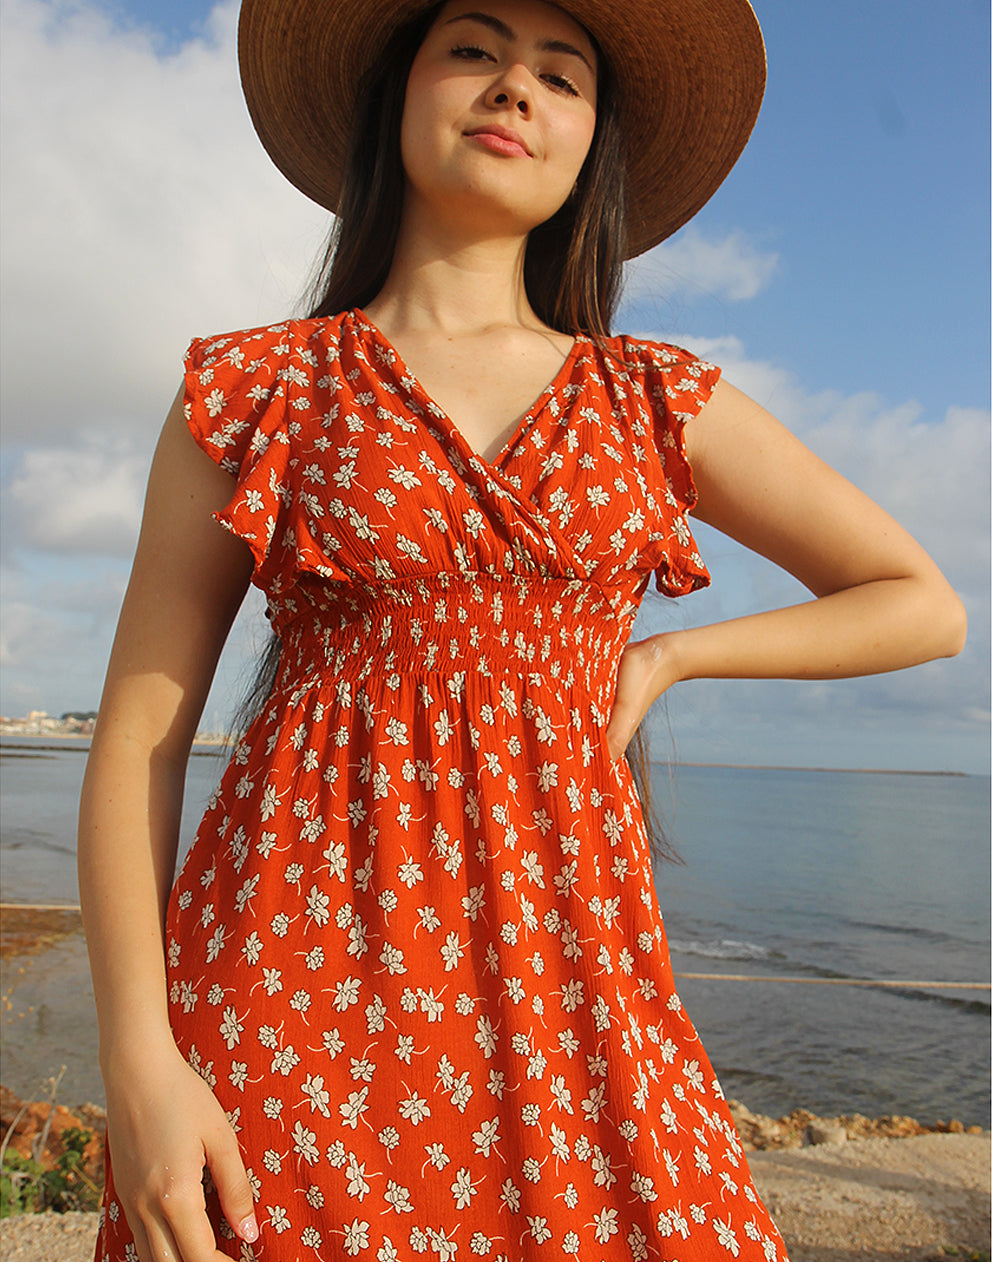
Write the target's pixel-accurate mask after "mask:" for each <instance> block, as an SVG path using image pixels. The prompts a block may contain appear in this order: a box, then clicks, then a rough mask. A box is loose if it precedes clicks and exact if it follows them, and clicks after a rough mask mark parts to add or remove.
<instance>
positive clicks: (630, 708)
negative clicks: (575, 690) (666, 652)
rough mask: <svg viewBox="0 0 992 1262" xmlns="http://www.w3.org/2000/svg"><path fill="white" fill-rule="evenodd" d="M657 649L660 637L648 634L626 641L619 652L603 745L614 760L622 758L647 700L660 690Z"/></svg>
mask: <svg viewBox="0 0 992 1262" xmlns="http://www.w3.org/2000/svg"><path fill="white" fill-rule="evenodd" d="M661 651H662V650H661V637H651V638H650V639H647V640H637V641H635V642H634V643H631V644H628V645H627V647H626V648H625V649H624V651H623V653H622V654H621V657H620V666H619V668H618V670H617V683H616V691H615V693H614V698H613V710H612V711H611V713H610V721H609V724H608V725H607V728H606V744H607V747H608V748H609V751H610V757H611V758H612V759H613V761H614V762H616V761H618V759H620V758H622V757H623V754H624V752H625V750H626V748H627V746H628V745H629V744H630V741H631V740H632V738H633V736H634V733H635V732H636V731H637V728H638V726H639V725H640V722H641V720H642V719H643V718H644V716H645V714H647V712H648V709H649V708H650V706H651V703H652V702H653V701H654V700H655V699H656V698H657V697H658V696H660V695H661V692H663V691H664V687H663V686H661V684H660V681H659V678H658V667H659V662H660V659H661Z"/></svg>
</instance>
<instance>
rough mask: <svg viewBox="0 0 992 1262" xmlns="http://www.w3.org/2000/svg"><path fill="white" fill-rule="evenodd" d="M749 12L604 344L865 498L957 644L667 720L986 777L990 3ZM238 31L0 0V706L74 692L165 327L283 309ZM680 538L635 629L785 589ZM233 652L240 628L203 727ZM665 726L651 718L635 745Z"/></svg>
mask: <svg viewBox="0 0 992 1262" xmlns="http://www.w3.org/2000/svg"><path fill="white" fill-rule="evenodd" d="M756 9H757V12H758V16H759V18H760V20H761V23H762V27H763V30H764V33H765V39H766V43H767V48H768V58H769V80H768V90H767V94H766V98H765V105H764V108H763V110H762V114H761V117H760V118H759V120H758V125H757V128H756V130H755V134H754V137H753V138H752V141H751V144H750V145H749V147H748V149H747V151H746V152H745V154H744V157H743V158H742V159H741V161H740V162H739V163H738V165H737V167H736V168H735V169H734V171H733V172H732V173H731V175H730V177H729V178H728V180H727V181H726V183H725V184H724V186H723V188H722V189H721V190H720V191H719V193H718V194H717V195H716V197H714V199H713V200H712V202H711V203H710V204H709V205H708V206H707V207H706V208H705V209H704V210H703V212H702V213H701V214H700V215H699V216H698V217H697V218H696V220H695V221H694V222H693V224H692V225H690V226H689V227H688V228H687V229H685V230H683V232H682V233H680V234H678V236H677V237H676V238H674V239H673V240H672V242H670V243H666V244H665V245H664V246H662V247H661V248H660V249H659V250H658V251H655V252H653V253H652V255H651V256H648V257H647V258H646V259H645V260H642V261H641V262H639V263H638V264H637V265H636V266H635V267H634V268H632V270H631V276H630V286H629V290H628V299H627V301H626V303H625V305H624V308H623V311H622V320H621V326H622V327H623V328H625V329H628V330H629V331H631V332H635V333H643V334H650V335H653V336H656V337H660V338H665V339H667V340H671V341H675V342H677V343H680V344H683V345H688V346H690V347H691V348H693V349H697V350H699V351H700V352H701V353H704V354H706V355H708V356H710V357H711V358H713V359H714V360H715V361H716V362H718V363H720V364H721V365H722V366H723V367H724V368H725V370H726V372H727V375H728V376H729V377H730V378H731V379H732V380H734V381H735V383H736V384H738V385H740V386H741V387H742V388H743V389H745V390H747V391H748V392H749V393H751V394H753V395H754V396H755V397H756V398H758V399H759V401H760V402H762V403H763V404H765V405H766V406H768V407H770V409H771V410H772V411H773V412H776V413H777V414H778V415H779V416H780V417H781V419H782V420H783V421H785V423H786V424H788V425H789V426H790V428H793V429H794V430H795V431H796V432H797V433H799V435H800V436H801V437H802V438H803V439H804V441H806V442H808V443H809V444H810V446H812V447H813V448H814V450H817V451H818V452H819V453H820V454H822V455H824V456H825V458H827V459H828V460H830V461H831V462H832V463H835V464H836V465H837V467H839V468H840V469H841V471H842V472H843V473H845V474H846V476H848V477H850V478H852V479H853V480H854V481H856V482H858V484H859V485H861V486H862V487H863V489H864V490H866V491H867V492H868V493H869V494H871V495H873V496H874V497H875V498H877V499H879V500H880V502H882V503H883V505H884V506H885V507H887V508H889V509H890V511H892V512H894V513H895V515H896V516H897V517H899V519H900V520H902V521H903V522H904V524H906V525H907V527H908V528H909V529H910V530H911V531H913V533H914V534H916V535H917V537H918V538H920V540H921V541H922V542H923V543H924V545H925V546H926V547H928V548H929V549H930V550H931V552H932V553H933V555H934V556H935V557H936V559H937V560H938V561H939V563H940V564H941V565H942V566H943V567H944V568H945V571H946V572H947V573H948V575H949V577H950V578H951V580H952V582H954V583H955V585H956V586H957V587H958V589H959V590H960V591H961V592H962V594H963V596H964V598H965V600H966V603H967V604H968V607H969V614H970V621H971V641H970V644H969V647H968V649H967V650H966V652H965V654H964V655H962V657H960V658H957V659H954V660H953V661H949V662H939V663H934V664H932V665H930V666H927V667H923V668H919V669H917V670H914V671H910V672H903V673H900V674H899V675H896V676H886V677H883V678H881V679H878V680H864V681H850V682H845V683H841V684H833V685H798V684H790V683H782V684H750V683H733V682H731V683H725V682H712V683H708V682H703V683H699V684H693V685H691V686H686V687H685V688H684V689H682V690H679V691H678V695H673V697H672V699H671V701H670V703H669V707H668V709H669V714H670V717H671V720H672V726H673V727H674V729H675V732H676V737H677V751H678V753H679V755H680V756H682V757H684V758H686V759H688V760H700V761H732V762H738V761H746V762H764V761H768V762H775V763H779V762H781V763H799V764H802V763H806V764H816V765H823V764H829V765H845V766H850V765H854V766H857V765H868V766H906V767H924V768H951V769H963V770H970V771H984V770H987V766H988V761H987V760H988V753H987V751H988V691H989V668H988V659H989V626H988V547H989V545H988V536H989V532H988V428H989V426H988V415H987V409H988V402H989V354H988V346H989V273H990V264H989V233H988V220H989V182H990V180H989V135H988V121H987V120H988V116H989V67H988V53H987V50H988V46H989V10H988V6H987V5H986V4H980V3H977V2H973V0H860V2H859V3H855V2H854V0H835V2H834V3H832V4H831V5H813V4H802V3H800V4H797V3H796V2H795V0H758V3H757V4H756ZM235 12H236V5H234V4H233V3H225V4H221V5H220V6H218V7H217V8H216V10H214V9H212V8H211V6H210V5H208V4H202V3H194V2H193V0H170V2H169V3H168V4H166V3H158V4H151V3H137V2H132V3H122V2H120V0H117V2H114V3H111V2H110V0H103V2H99V0H90V2H86V0H7V2H6V3H5V6H4V8H3V12H2V16H0V22H2V24H3V40H2V48H3V56H4V60H5V73H4V80H5V84H4V94H5V101H4V104H5V108H4V117H3V127H4V137H3V141H4V143H3V151H4V178H3V181H2V186H0V196H2V197H3V199H4V205H3V209H2V214H3V229H2V230H3V241H2V246H3V267H4V284H3V290H2V293H0V300H2V302H3V307H4V310H3V319H4V330H5V332H4V346H3V354H4V363H3V378H4V381H3V390H4V418H5V451H4V458H3V470H2V478H3V489H4V491H5V499H6V503H7V508H6V518H5V528H4V535H3V540H2V554H0V560H2V565H3V583H4V598H5V624H6V625H5V630H4V648H3V652H4V656H3V663H4V669H3V674H2V677H0V688H2V695H0V707H2V709H3V712H4V713H22V712H24V711H25V710H26V709H28V708H44V709H48V710H50V711H53V712H59V711H61V710H63V709H69V708H90V707H92V706H95V705H96V702H97V699H98V695H99V680H100V678H101V676H102V671H103V668H104V665H105V660H106V656H107V653H108V651H109V646H110V640H111V638H112V634H113V623H114V619H115V616H116V610H117V607H118V605H119V601H120V596H121V593H122V590H123V584H124V582H125V581H126V574H127V566H128V560H129V555H130V551H131V549H132V548H133V542H134V537H135V532H136V525H137V519H138V512H139V507H140V499H141V493H142V488H143V480H144V475H145V469H146V467H147V461H148V458H149V456H150V452H151V449H152V446H153V444H154V440H155V436H156V433H157V429H158V427H159V425H160V424H161V418H162V416H163V415H164V412H165V410H166V409H167V407H168V404H169V401H170V400H171V397H172V394H173V393H174V390H175V385H176V382H177V378H178V364H179V358H180V356H181V354H182V351H183V350H184V348H185V345H186V342H187V341H188V340H189V338H190V337H191V336H193V335H194V334H204V333H210V332H215V331H218V330H221V329H226V328H233V327H244V326H246V325H250V324H255V323H260V322H263V321H268V320H274V319H278V318H280V317H281V316H282V315H284V314H285V312H286V311H287V310H288V309H290V308H291V307H292V304H293V302H294V300H295V299H296V297H297V296H298V294H299V291H300V289H301V284H302V279H303V276H304V273H305V271H306V268H307V265H308V263H309V261H310V259H311V258H312V256H313V255H314V254H315V252H316V250H317V249H318V247H319V244H320V240H321V237H322V233H323V231H324V228H325V226H326V225H325V220H324V217H323V215H322V214H321V213H320V212H318V211H316V210H315V209H314V208H312V207H310V206H309V204H307V203H306V202H305V200H304V199H303V198H302V197H301V196H300V195H298V194H297V193H296V192H295V191H294V190H293V189H291V188H290V187H289V186H288V185H285V183H284V181H282V180H281V178H280V177H279V176H278V174H277V173H276V172H275V171H274V170H273V169H272V168H271V165H270V164H269V163H268V161H267V159H266V158H265V156H264V154H263V153H262V152H261V150H260V149H259V147H258V145H257V142H256V141H255V139H254V136H253V134H252V132H251V129H250V125H249V124H248V122H247V119H246V117H245V114H244V109H243V106H242V103H241V100H240V95H239V93H238V88H237V81H236V73H235V68H234V45H233V31H234V17H235ZM39 499H40V500H42V502H43V507H42V508H41V509H39ZM700 543H701V545H702V546H703V549H704V555H705V556H706V559H707V561H708V563H709V564H710V568H711V570H712V571H713V575H714V589H713V590H712V591H711V592H708V593H705V594H703V595H700V596H694V597H692V598H690V599H689V600H688V601H685V602H683V603H682V604H681V605H679V606H677V607H672V606H671V605H667V606H663V605H662V604H661V602H660V601H649V602H647V603H646V606H645V612H644V615H643V619H642V624H641V625H642V629H643V630H644V632H645V633H647V632H649V631H650V630H653V629H657V628H660V627H661V626H663V625H671V624H672V620H673V619H674V620H675V621H676V622H679V621H682V620H684V621H687V622H690V623H691V622H700V621H705V620H707V619H711V618H716V617H726V616H733V615H735V614H737V613H741V612H745V611H747V610H749V609H752V608H759V607H767V606H768V605H769V604H773V603H776V602H781V601H785V600H795V599H800V598H802V595H803V593H802V590H801V589H799V588H798V587H797V585H796V584H795V583H794V582H793V581H792V580H791V579H788V578H787V577H785V576H782V575H780V574H779V573H778V572H777V571H773V570H772V569H771V567H769V566H767V565H766V563H764V562H761V561H758V560H756V559H754V558H751V557H749V556H746V555H744V554H743V553H742V552H741V551H740V549H737V548H736V547H735V546H734V545H730V544H728V543H727V542H726V541H724V540H722V539H720V538H719V537H714V536H712V534H711V533H710V532H706V531H701V532H700ZM255 636H256V632H255V630H254V629H253V626H252V623H251V620H250V619H247V620H246V621H245V622H244V624H243V626H242V627H241V628H239V630H238V631H237V633H236V634H235V636H234V637H233V641H232V648H231V652H230V653H229V654H228V655H227V659H226V661H225V663H224V665H223V666H222V669H221V671H220V674H219V679H218V685H217V687H216V688H215V692H214V695H213V696H212V698H211V701H210V703H208V713H207V718H208V720H209V719H210V718H211V717H212V716H213V715H214V714H216V715H218V716H220V717H221V719H222V718H223V715H224V714H225V713H226V711H227V709H228V708H229V703H230V697H231V694H232V689H233V688H234V684H235V681H236V680H237V678H238V676H239V674H241V673H243V670H244V668H245V667H244V663H245V659H246V651H247V650H246V646H247V649H250V645H251V643H252V642H253V640H254V638H255ZM248 655H250V653H249V654H248ZM668 740H669V738H668V734H667V728H666V725H665V724H664V722H659V723H658V740H657V743H656V748H657V749H658V751H659V752H660V753H661V754H664V753H666V752H667V751H668Z"/></svg>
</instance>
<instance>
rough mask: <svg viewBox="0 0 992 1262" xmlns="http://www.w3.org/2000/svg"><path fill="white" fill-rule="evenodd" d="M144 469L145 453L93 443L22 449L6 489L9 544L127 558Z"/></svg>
mask: <svg viewBox="0 0 992 1262" xmlns="http://www.w3.org/2000/svg"><path fill="white" fill-rule="evenodd" d="M116 446H118V447H119V444H118V445H116ZM147 465H148V459H147V455H145V454H144V453H142V454H140V455H139V454H135V453H129V452H122V451H120V450H114V449H108V448H107V447H106V446H103V447H98V446H96V445H95V444H91V445H90V446H89V447H88V448H82V449H80V448H78V447H76V448H69V447H57V448H44V447H42V448H33V449H29V450H27V451H25V452H24V455H23V459H22V461H21V465H20V469H19V471H18V473H17V474H16V475H15V476H14V477H13V479H12V480H11V482H10V483H9V485H8V487H7V488H6V491H5V501H6V514H7V516H8V517H9V519H10V526H9V527H8V528H7V530H5V532H4V534H5V538H6V540H7V544H8V546H9V544H10V541H11V539H13V540H14V541H15V543H16V545H17V546H19V547H22V548H37V549H40V550H42V551H45V552H57V553H63V554H64V553H88V554H91V555H103V556H119V557H130V556H131V555H132V553H133V552H134V545H135V542H136V541H137V537H138V525H139V523H140V517H141V502H142V497H143V493H144V484H145V478H146V474H147Z"/></svg>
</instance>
